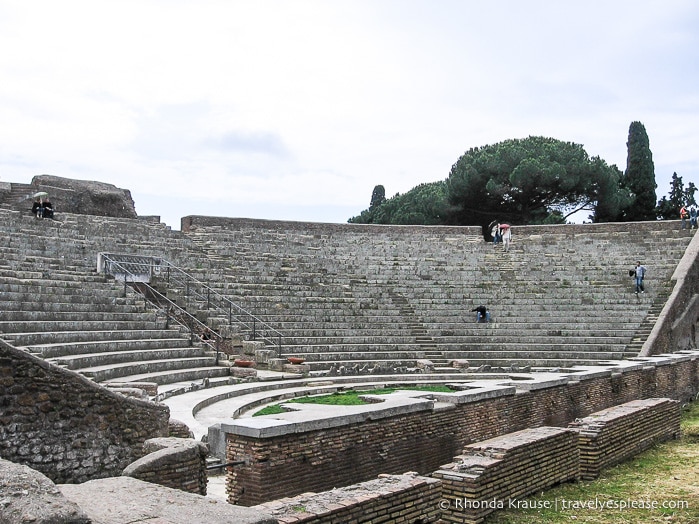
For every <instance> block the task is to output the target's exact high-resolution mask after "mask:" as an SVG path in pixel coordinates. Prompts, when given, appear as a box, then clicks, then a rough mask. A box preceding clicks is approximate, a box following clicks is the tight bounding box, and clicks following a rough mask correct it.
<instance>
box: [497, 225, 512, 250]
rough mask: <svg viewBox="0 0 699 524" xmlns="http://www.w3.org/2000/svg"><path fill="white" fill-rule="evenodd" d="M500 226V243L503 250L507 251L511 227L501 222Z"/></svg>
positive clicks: (510, 238) (510, 237)
mask: <svg viewBox="0 0 699 524" xmlns="http://www.w3.org/2000/svg"><path fill="white" fill-rule="evenodd" d="M500 228H501V231H502V237H501V238H502V245H503V246H504V247H505V251H509V250H510V241H511V240H512V228H511V227H510V226H509V225H507V224H502V225H501V226H500Z"/></svg>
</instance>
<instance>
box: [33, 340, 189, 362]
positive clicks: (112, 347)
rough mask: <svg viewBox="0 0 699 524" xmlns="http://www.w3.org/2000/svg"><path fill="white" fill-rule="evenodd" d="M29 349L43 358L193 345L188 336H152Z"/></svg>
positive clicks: (38, 345) (70, 343) (60, 344)
mask: <svg viewBox="0 0 699 524" xmlns="http://www.w3.org/2000/svg"><path fill="white" fill-rule="evenodd" d="M25 347H26V349H27V350H28V351H30V352H31V353H35V354H37V355H39V356H41V357H43V358H47V359H48V358H56V357H67V356H74V355H87V354H95V353H110V352H115V351H120V352H121V351H142V350H148V349H164V348H188V347H191V344H190V340H189V337H187V338H150V339H140V340H139V339H129V340H115V339H113V338H108V339H106V340H90V341H87V342H65V343H53V344H37V345H30V346H25Z"/></svg>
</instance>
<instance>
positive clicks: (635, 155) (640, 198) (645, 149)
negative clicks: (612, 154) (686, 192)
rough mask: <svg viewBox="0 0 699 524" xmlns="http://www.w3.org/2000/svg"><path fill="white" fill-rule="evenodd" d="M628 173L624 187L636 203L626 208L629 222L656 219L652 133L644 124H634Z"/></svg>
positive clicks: (628, 149)
mask: <svg viewBox="0 0 699 524" xmlns="http://www.w3.org/2000/svg"><path fill="white" fill-rule="evenodd" d="M626 147H627V158H626V173H624V179H623V186H624V187H625V188H626V189H627V190H629V192H630V193H631V196H632V199H633V201H632V203H631V204H630V205H629V207H627V208H626V211H625V213H624V218H625V220H627V221H639V220H656V219H657V214H656V202H657V197H656V195H655V189H656V188H657V187H658V185H657V184H656V183H655V167H654V165H653V154H652V153H651V151H650V146H649V142H648V134H647V133H646V128H645V127H644V126H643V124H642V123H641V122H631V125H630V126H629V141H628V142H627V143H626Z"/></svg>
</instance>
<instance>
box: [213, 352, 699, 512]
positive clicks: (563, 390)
mask: <svg viewBox="0 0 699 524" xmlns="http://www.w3.org/2000/svg"><path fill="white" fill-rule="evenodd" d="M668 359H669V360H659V361H658V363H657V364H655V365H654V364H653V363H651V362H648V363H645V364H643V363H639V364H638V365H637V366H635V367H630V368H629V369H627V370H625V371H624V372H623V373H611V372H608V373H600V374H599V376H597V375H594V378H589V379H586V380H575V381H569V382H568V383H565V384H563V385H554V386H551V387H544V388H542V389H531V390H524V389H519V390H517V392H516V393H514V394H510V395H506V396H500V397H497V398H487V399H484V400H480V401H477V402H472V403H464V404H454V405H452V406H449V408H448V409H425V410H422V411H417V412H414V413H409V414H402V415H399V416H395V417H388V418H383V419H379V420H366V421H363V422H361V423H352V424H347V425H343V426H339V427H332V428H321V429H317V430H313V431H304V432H289V433H285V434H280V435H279V436H274V437H269V438H255V437H253V436H246V435H240V434H232V433H228V435H227V444H226V456H227V457H228V460H230V461H234V460H246V465H244V466H237V467H235V468H231V469H230V470H229V472H228V476H227V487H226V490H227V495H228V500H229V502H231V503H237V504H241V505H254V504H260V503H262V502H265V501H268V500H274V499H277V498H282V497H287V496H293V495H295V494H298V493H301V492H303V491H307V490H312V491H323V490H327V489H331V488H333V487H335V486H346V485H349V484H351V483H353V482H358V481H363V480H368V479H371V478H375V477H376V476H377V475H379V474H381V473H398V474H399V473H402V472H405V471H416V472H418V473H420V474H429V473H430V472H432V471H435V470H437V469H438V468H439V466H440V465H442V464H446V463H448V462H450V461H451V460H452V458H453V457H454V456H455V455H456V454H458V453H459V452H460V450H462V449H463V448H464V447H465V446H466V445H468V444H470V443H472V442H477V441H481V440H486V439H490V438H494V437H497V436H500V435H504V434H506V433H512V432H514V431H519V430H523V429H527V428H531V427H538V426H558V427H564V426H566V425H567V424H568V423H570V422H572V421H574V420H575V419H578V418H582V417H585V416H587V415H589V414H591V413H594V412H595V411H599V410H602V409H605V408H608V407H611V406H615V405H618V404H623V403H625V402H629V401H631V400H636V399H643V398H653V397H667V398H673V399H677V400H688V399H690V398H691V397H692V396H693V395H695V394H696V393H697V392H698V391H699V358H698V357H697V354H696V353H694V354H692V356H682V357H680V356H675V357H668ZM522 387H525V386H524V385H522Z"/></svg>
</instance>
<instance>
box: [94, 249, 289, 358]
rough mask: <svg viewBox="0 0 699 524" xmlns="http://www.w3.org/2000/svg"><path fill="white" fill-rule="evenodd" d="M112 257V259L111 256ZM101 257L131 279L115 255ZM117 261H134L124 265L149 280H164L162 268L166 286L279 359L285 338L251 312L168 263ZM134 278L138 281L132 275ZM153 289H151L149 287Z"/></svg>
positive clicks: (144, 258)
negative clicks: (215, 314)
mask: <svg viewBox="0 0 699 524" xmlns="http://www.w3.org/2000/svg"><path fill="white" fill-rule="evenodd" d="M110 255H111V256H110ZM101 256H102V257H103V258H104V259H105V260H106V262H107V264H105V268H107V267H109V266H111V265H112V264H115V265H118V267H120V268H123V269H124V270H125V271H129V273H130V274H132V275H134V273H133V272H132V271H130V270H129V269H128V268H127V267H126V266H125V265H124V264H123V263H120V262H118V261H117V260H115V259H114V258H113V257H114V256H116V255H115V254H113V253H112V254H110V253H102V254H101ZM118 256H119V257H132V258H133V259H132V260H131V261H129V262H128V263H127V265H128V266H131V267H135V268H139V267H140V268H142V270H143V271H142V272H141V273H140V274H141V277H143V276H144V275H147V277H148V278H149V279H151V278H153V277H155V278H158V277H163V268H164V269H165V276H164V277H163V278H164V279H165V281H166V282H167V283H168V284H175V286H179V287H181V288H182V289H184V292H185V297H187V298H188V299H189V298H192V299H194V300H199V301H200V302H203V303H206V307H207V309H209V310H213V311H219V312H221V313H224V314H226V315H227V317H228V324H229V325H232V324H233V323H234V321H235V323H237V324H239V325H241V326H242V327H243V328H244V329H245V330H247V332H248V333H249V334H250V339H251V340H258V339H260V340H262V341H264V342H265V343H266V344H268V345H271V346H276V347H277V352H278V355H281V348H282V339H283V337H284V335H283V334H282V333H281V332H280V331H279V330H277V329H275V328H274V327H273V326H271V325H270V324H268V323H267V322H265V321H263V320H261V319H260V318H258V317H257V316H255V315H253V314H252V313H251V312H249V311H247V310H246V309H244V308H243V307H241V306H239V305H238V304H236V303H235V302H233V301H232V300H230V299H229V298H228V297H225V296H223V295H221V294H220V293H219V292H218V291H216V290H215V289H213V288H211V287H210V286H209V285H207V284H206V283H204V282H201V281H200V280H198V279H196V278H195V277H193V276H192V275H190V274H189V273H187V272H186V271H184V270H183V269H181V268H179V267H178V266H176V265H174V264H172V263H171V262H169V261H168V260H165V259H163V258H160V257H149V256H140V255H118ZM134 278H138V277H136V276H135V275H134ZM149 287H152V286H149Z"/></svg>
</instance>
